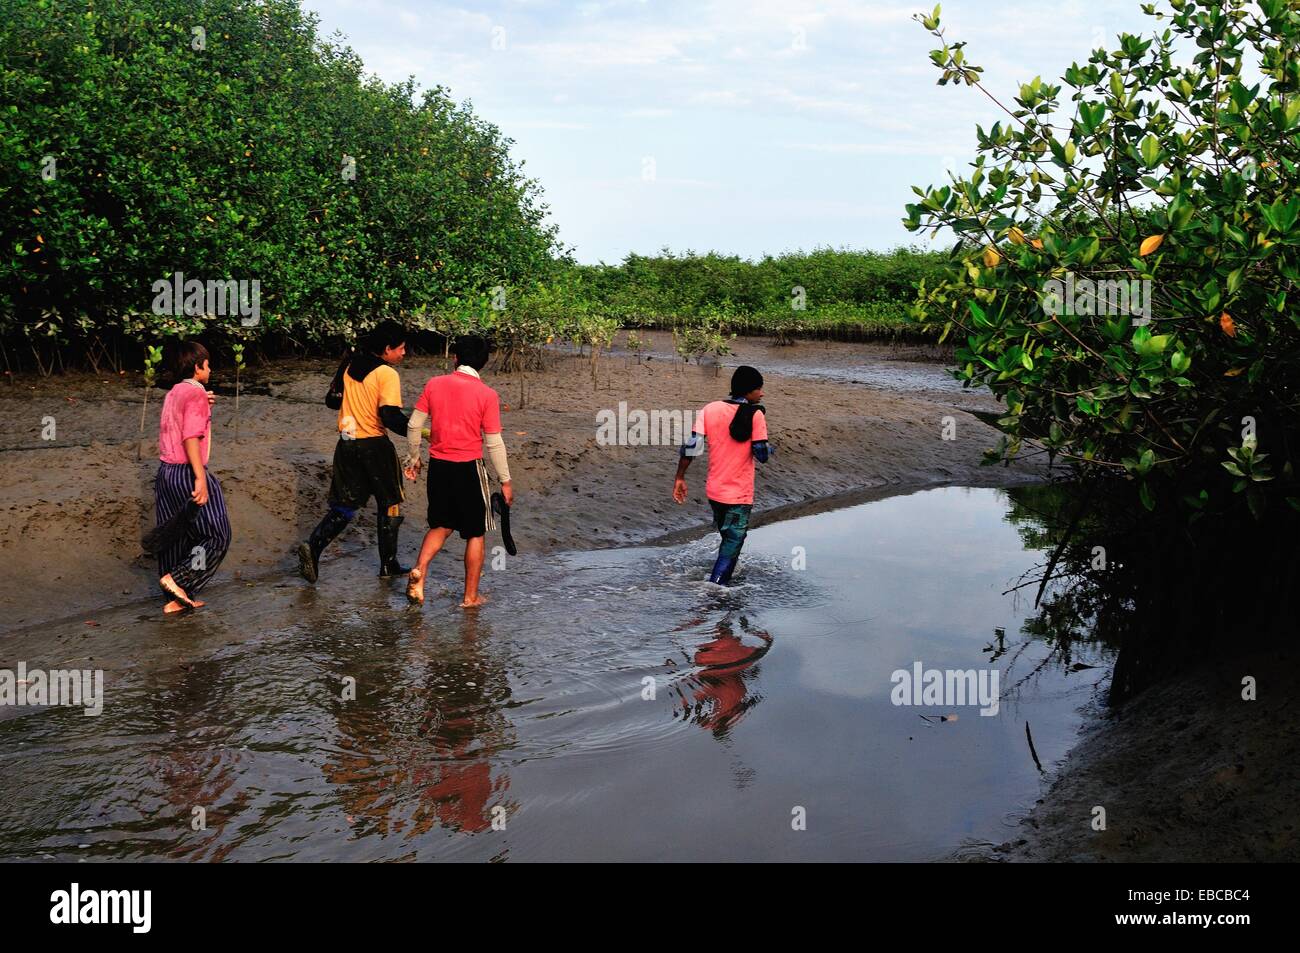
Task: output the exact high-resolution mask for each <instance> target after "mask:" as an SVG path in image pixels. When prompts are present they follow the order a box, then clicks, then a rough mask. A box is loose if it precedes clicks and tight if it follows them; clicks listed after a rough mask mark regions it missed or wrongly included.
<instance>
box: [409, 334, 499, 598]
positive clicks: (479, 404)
mask: <svg viewBox="0 0 1300 953" xmlns="http://www.w3.org/2000/svg"><path fill="white" fill-rule="evenodd" d="M453 353H454V354H455V356H456V369H455V370H454V371H452V372H451V373H450V374H443V375H441V376H440V377H431V378H429V382H428V383H427V384H425V385H424V390H423V392H421V394H420V399H419V400H418V401H417V402H416V404H415V409H414V410H413V411H412V412H411V422H410V429H409V430H408V431H407V442H408V444H409V446H410V453H409V454H408V455H407V458H406V469H405V472H406V477H407V479H409V480H415V479H416V477H417V476H418V475H419V472H420V466H421V463H420V436H421V432H422V428H423V427H424V422H425V420H426V419H427V420H428V421H429V477H428V488H429V531H428V532H427V533H425V535H424V544H423V545H422V546H421V547H420V559H419V561H418V562H417V563H416V566H415V568H414V569H412V570H411V576H410V579H409V581H408V583H407V587H406V594H407V596H408V597H409V598H410V600H411V601H412V602H417V603H419V602H423V601H424V580H425V576H426V575H427V573H428V571H429V562H430V561H431V560H432V559H433V557H434V556H436V555H437V554H438V550H440V549H441V548H442V545H443V543H445V542H446V541H447V540H448V539H449V538H450V536H451V534H452V533H457V532H458V533H460V538H461V539H463V540H465V597H464V599H462V600H461V603H460V604H461V608H464V609H470V608H473V607H475V606H479V605H482V604H483V602H484V601H485V600H484V598H483V596H481V595H480V594H479V591H478V583H479V577H480V575H481V574H482V572H483V549H484V540H483V537H484V535H485V534H486V532H487V530H488V529H491V528H494V526H495V523H494V521H493V520H492V516H491V509H490V507H491V502H490V497H489V494H488V478H487V469H486V468H485V467H484V465H483V451H484V449H485V448H486V450H487V455H488V458H489V459H490V460H491V461H492V469H493V470H495V471H496V474H497V478H498V479H499V480H500V481H501V493H502V496H503V497H504V498H505V504H506V506H507V507H509V506H510V505H511V504H513V503H514V500H515V494H514V490H513V488H512V487H511V485H510V468H509V466H508V465H507V463H506V445H505V442H504V441H503V440H502V439H501V400H500V398H499V397H498V396H497V392H496V391H494V390H493V389H492V388H491V387H488V385H487V384H484V383H483V381H481V380H480V379H479V376H478V372H479V371H481V370H482V369H483V366H484V365H485V364H487V359H488V346H487V342H486V341H484V340H483V339H482V338H481V337H477V336H475V335H467V336H465V337H460V338H457V339H456V344H455V347H454V349H453Z"/></svg>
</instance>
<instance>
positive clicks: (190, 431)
mask: <svg viewBox="0 0 1300 953" xmlns="http://www.w3.org/2000/svg"><path fill="white" fill-rule="evenodd" d="M175 361H176V376H177V377H178V378H179V383H177V384H176V385H175V386H174V387H173V388H172V389H171V390H170V391H168V393H167V397H166V399H165V400H164V401H163V406H162V420H161V422H160V424H159V428H158V459H159V464H158V475H157V476H156V477H155V478H154V510H155V513H156V515H157V517H158V525H159V526H160V527H161V526H164V525H165V524H166V523H168V522H169V521H170V520H172V519H173V518H174V517H176V516H178V515H179V514H180V513H181V511H183V510H185V509H186V508H187V507H188V506H189V504H190V503H191V502H193V503H194V504H196V509H195V512H194V514H193V516H191V517H190V519H189V521H188V526H187V527H186V529H185V531H184V532H182V533H178V534H177V535H176V537H175V539H174V540H173V541H172V543H171V545H169V546H167V547H166V548H165V549H163V551H162V552H160V553H159V554H158V575H159V579H158V585H160V586H161V587H162V589H163V591H164V592H166V593H167V594H168V595H169V596H171V601H170V602H168V603H167V605H166V606H164V607H163V611H164V612H180V611H181V610H182V609H187V608H188V609H197V608H198V607H199V606H201V605H203V603H202V602H199V601H198V600H196V599H195V598H194V597H195V595H197V594H198V591H199V590H200V589H202V588H203V587H204V586H206V585H207V584H208V583H209V582H210V581H211V580H212V577H213V576H214V575H216V572H217V567H218V566H220V565H221V560H222V559H224V558H225V556H226V551H227V550H229V549H230V518H229V516H227V515H226V500H225V497H224V496H223V495H222V493H221V484H220V482H218V480H217V478H216V477H215V476H213V475H212V474H211V473H209V472H208V469H207V466H208V458H209V456H210V455H211V452H212V402H213V401H214V400H215V399H216V395H214V394H213V393H212V392H211V391H209V390H208V389H207V386H206V385H207V383H208V379H209V377H210V376H211V374H212V368H211V366H210V364H209V359H208V350H207V348H205V347H204V346H203V345H202V344H199V343H198V342H197V341H183V342H181V344H180V346H179V349H178V350H177V353H176V358H175Z"/></svg>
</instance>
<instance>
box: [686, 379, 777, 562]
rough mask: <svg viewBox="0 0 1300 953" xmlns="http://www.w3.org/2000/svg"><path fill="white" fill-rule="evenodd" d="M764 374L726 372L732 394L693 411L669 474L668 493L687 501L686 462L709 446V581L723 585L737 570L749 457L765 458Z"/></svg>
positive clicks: (749, 490)
mask: <svg viewBox="0 0 1300 953" xmlns="http://www.w3.org/2000/svg"><path fill="white" fill-rule="evenodd" d="M762 399H763V375H762V374H760V373H759V372H758V371H756V370H755V369H754V368H752V367H749V366H747V365H746V366H742V367H738V368H736V372H735V373H734V374H732V375H731V396H730V397H728V398H727V399H726V400H715V401H713V402H712V403H710V404H707V405H705V407H704V409H703V410H701V411H700V412H699V414H697V415H696V417H695V428H694V430H693V431H692V432H691V437H690V439H689V440H687V441H686V443H685V444H683V445H682V449H681V454H680V458H679V459H678V461H677V476H676V477H675V478H674V480H673V499H674V500H676V501H677V502H678V503H685V502H686V492H687V490H686V468H687V467H689V466H690V465H691V460H692V459H694V458H695V457H696V456H698V455H699V454H700V453H701V452H702V451H703V450H704V441H705V440H707V441H708V447H709V478H708V482H707V483H706V484H705V494H706V495H707V496H708V498H709V506H710V507H712V509H713V525H714V526H716V527H717V529H718V532H719V533H720V534H721V536H722V545H721V546H719V547H718V558H717V560H716V562H714V564H713V571H712V572H711V573H710V574H709V582H712V583H717V584H718V585H723V586H725V585H727V584H728V583H730V582H731V574H732V573H733V572H735V570H736V561H737V560H738V559H739V558H740V549H741V547H742V546H744V545H745V536H746V534H747V533H748V532H749V515H750V513H751V512H752V511H753V509H754V461H755V460H757V461H758V462H759V463H766V462H767V460H768V457H769V455H770V454H771V449H770V448H769V447H768V444H767V415H766V413H765V412H764V409H763V405H762V404H760V403H759V401H760V400H762Z"/></svg>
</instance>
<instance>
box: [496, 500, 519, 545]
mask: <svg viewBox="0 0 1300 953" xmlns="http://www.w3.org/2000/svg"><path fill="white" fill-rule="evenodd" d="M492 512H493V513H495V514H496V517H497V524H498V525H499V526H500V527H501V542H503V543H505V545H506V552H507V553H509V554H510V555H511V556H517V555H518V554H519V550H518V548H516V546H515V540H514V537H513V536H511V535H510V504H508V503H507V502H506V498H505V497H504V496H503V495H501V494H500V493H493V494H492Z"/></svg>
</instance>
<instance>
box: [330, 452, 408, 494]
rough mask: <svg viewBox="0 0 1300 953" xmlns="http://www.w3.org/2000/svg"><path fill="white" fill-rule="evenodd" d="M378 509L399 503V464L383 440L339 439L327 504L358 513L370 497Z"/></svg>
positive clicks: (400, 483)
mask: <svg viewBox="0 0 1300 953" xmlns="http://www.w3.org/2000/svg"><path fill="white" fill-rule="evenodd" d="M372 496H373V497H374V498H375V503H376V504H377V505H378V506H379V508H380V509H381V510H387V509H389V508H390V507H393V506H396V505H397V504H399V503H401V502H402V465H401V464H400V463H398V462H397V448H396V447H394V446H393V442H392V441H391V440H389V439H388V438H387V437H362V438H361V439H359V440H345V439H342V438H340V439H339V442H338V446H336V447H335V448H334V477H333V479H331V480H330V504H331V505H333V506H339V507H345V508H347V509H350V510H358V509H360V508H361V507H363V506H365V505H366V501H367V500H369V499H370V498H371V497H372Z"/></svg>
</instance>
